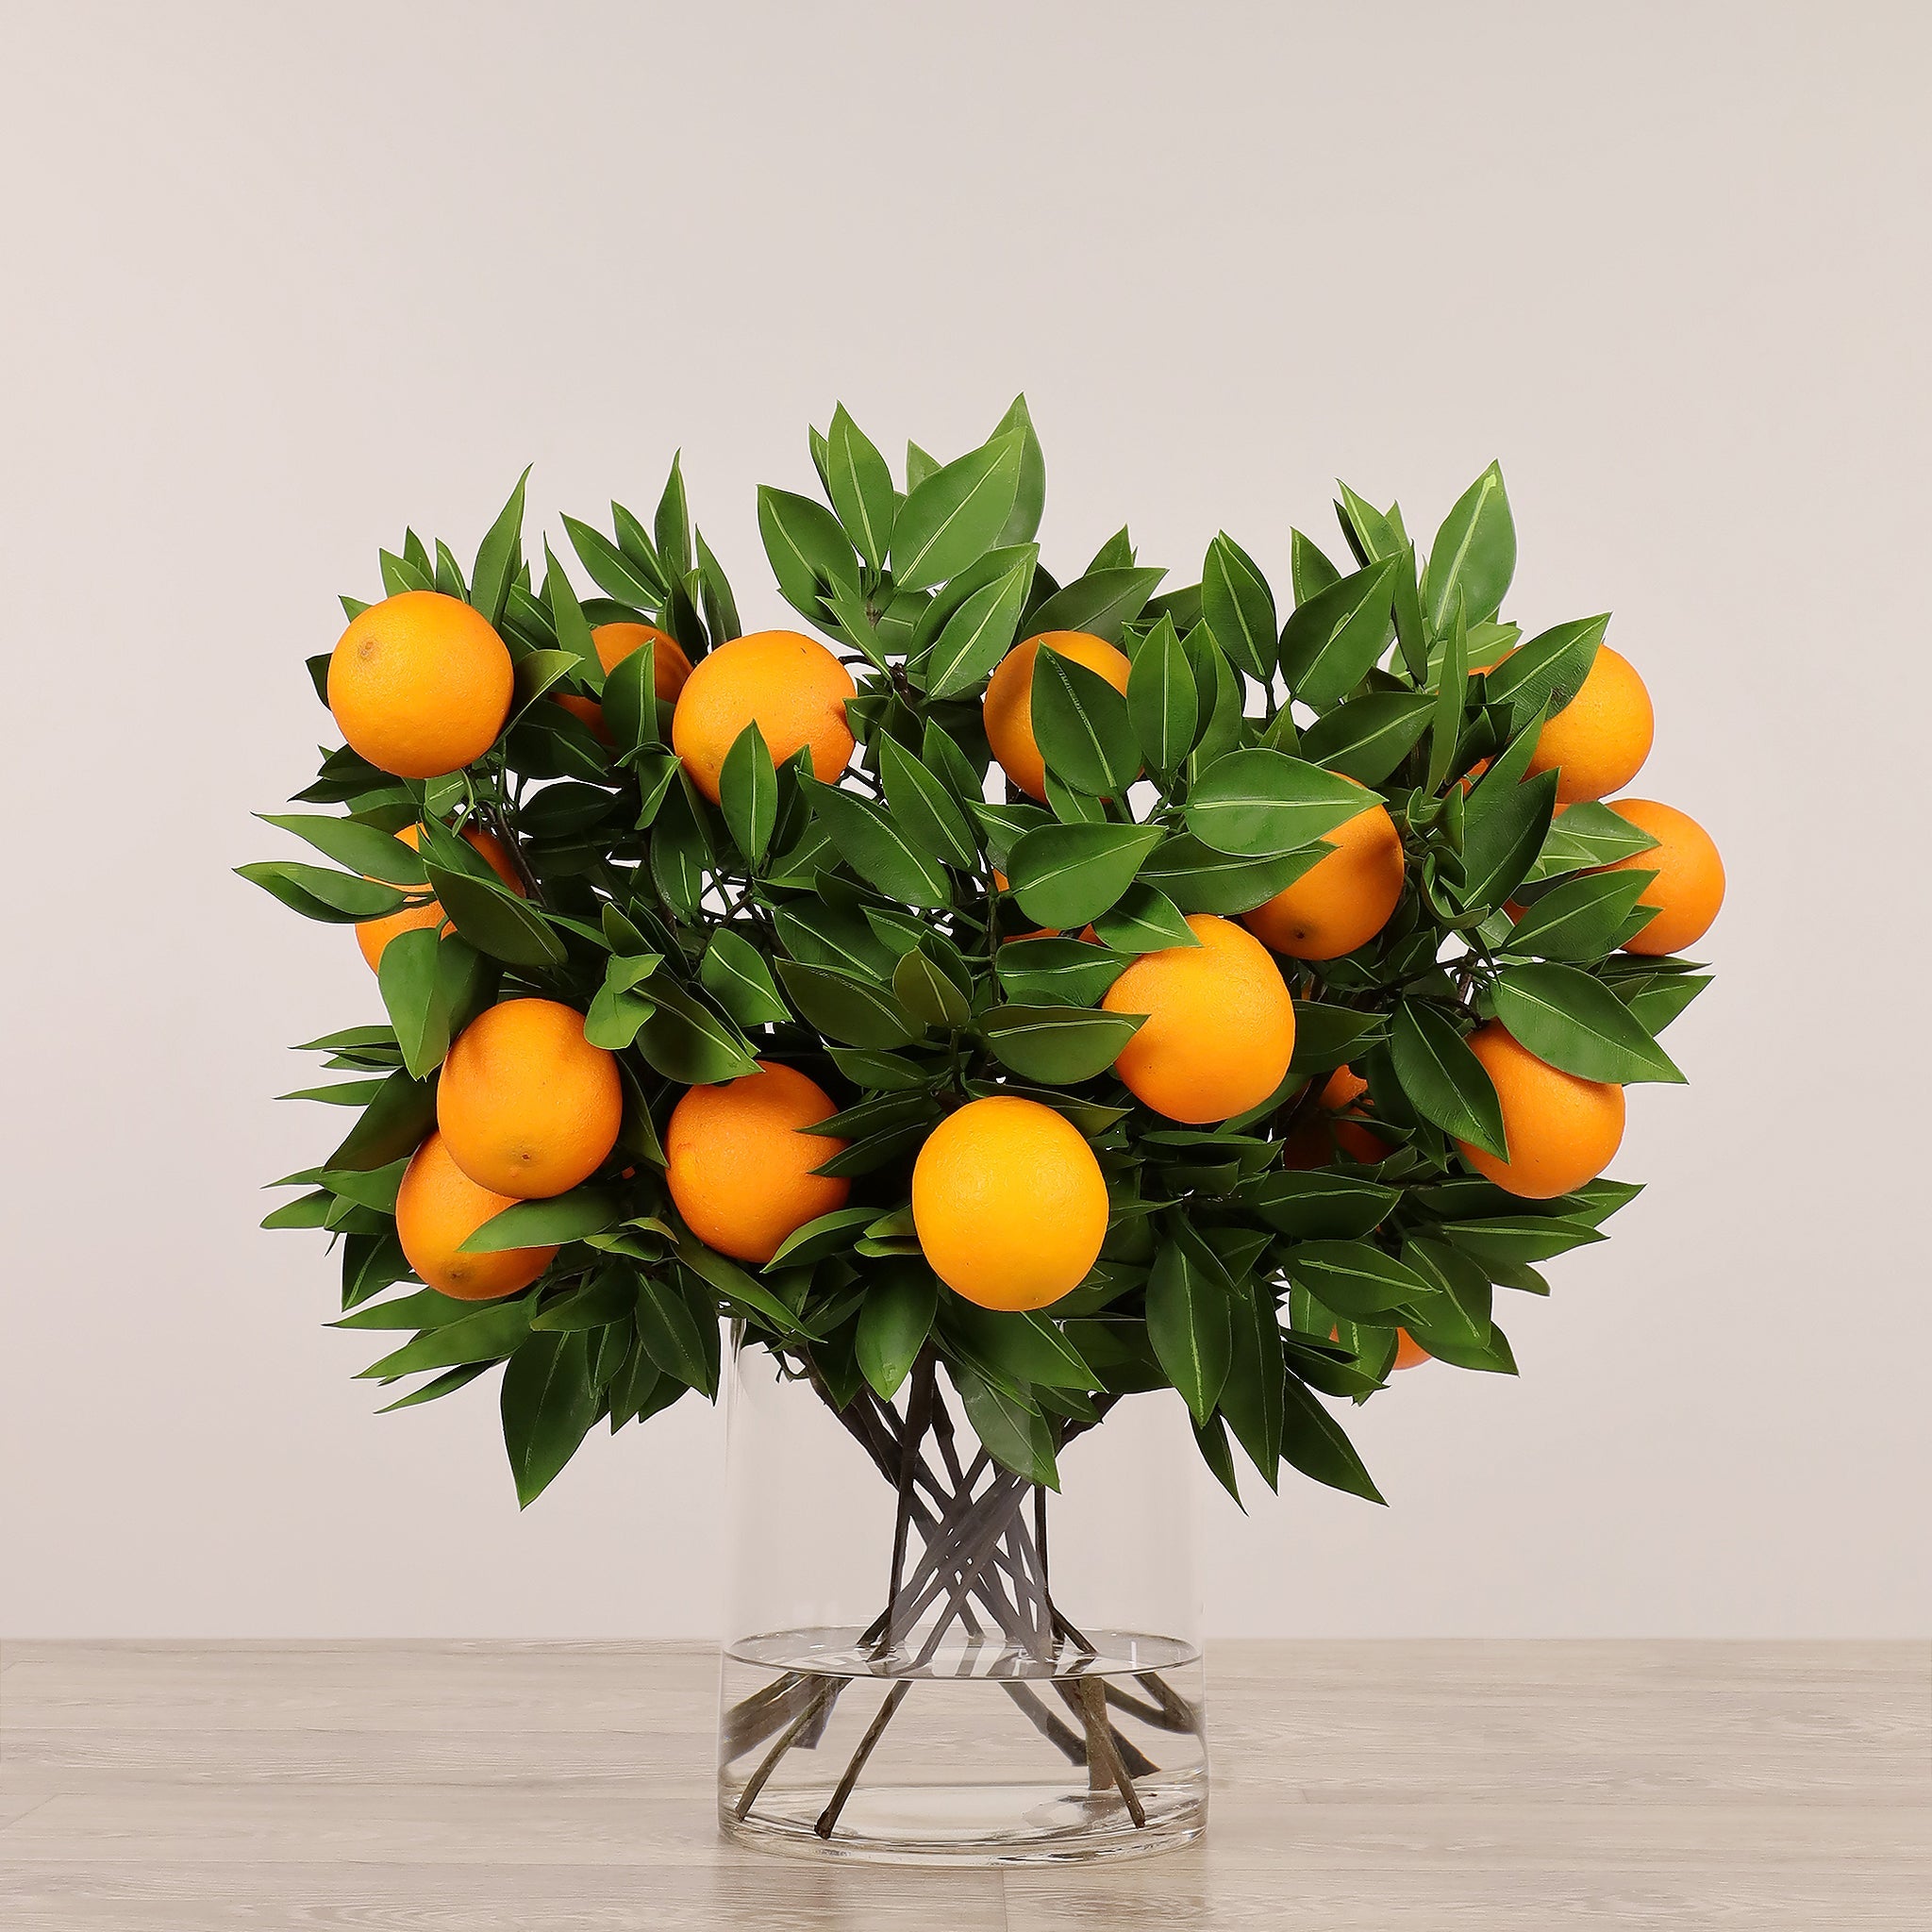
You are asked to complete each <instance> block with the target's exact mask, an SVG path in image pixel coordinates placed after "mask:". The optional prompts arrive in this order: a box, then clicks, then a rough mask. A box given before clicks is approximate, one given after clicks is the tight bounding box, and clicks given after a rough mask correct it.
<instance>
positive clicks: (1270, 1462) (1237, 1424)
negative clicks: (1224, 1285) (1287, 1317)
mask: <svg viewBox="0 0 1932 1932" xmlns="http://www.w3.org/2000/svg"><path fill="white" fill-rule="evenodd" d="M1233 1320H1234V1351H1233V1355H1232V1357H1231V1359H1230V1361H1229V1364H1228V1372H1227V1379H1226V1381H1225V1382H1224V1384H1223V1385H1222V1390H1221V1412H1222V1413H1223V1414H1224V1416H1226V1418H1227V1421H1228V1424H1229V1426H1230V1427H1231V1428H1232V1429H1233V1430H1234V1433H1235V1439H1236V1440H1237V1441H1239V1442H1240V1443H1241V1447H1242V1448H1243V1449H1244V1450H1245V1451H1246V1452H1247V1456H1248V1460H1249V1461H1250V1462H1252V1463H1253V1464H1254V1465H1255V1467H1256V1468H1257V1470H1259V1471H1260V1473H1261V1479H1262V1480H1263V1481H1264V1482H1265V1483H1266V1484H1267V1485H1268V1487H1269V1488H1270V1489H1271V1490H1272V1489H1274V1487H1275V1480H1276V1476H1277V1474H1278V1473H1279V1470H1280V1467H1281V1419H1282V1412H1283V1407H1284V1400H1285V1398H1284V1396H1283V1393H1282V1382H1283V1378H1284V1376H1285V1375H1286V1374H1287V1367H1288V1365H1287V1362H1286V1361H1285V1359H1284V1358H1283V1356H1282V1352H1281V1328H1280V1325H1279V1323H1278V1321H1277V1319H1276V1315H1275V1308H1274V1294H1273V1293H1272V1292H1271V1291H1269V1289H1268V1288H1267V1287H1266V1286H1265V1285H1264V1284H1263V1283H1261V1282H1259V1281H1257V1280H1254V1279H1252V1278H1251V1279H1249V1280H1247V1281H1244V1282H1242V1283H1241V1285H1240V1286H1239V1287H1237V1289H1236V1290H1235V1295H1234V1311H1233Z"/></svg>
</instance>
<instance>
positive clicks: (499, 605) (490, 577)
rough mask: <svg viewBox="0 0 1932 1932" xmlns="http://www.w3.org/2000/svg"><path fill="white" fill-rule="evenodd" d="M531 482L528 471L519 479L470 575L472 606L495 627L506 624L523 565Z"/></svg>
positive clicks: (478, 552)
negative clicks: (526, 490) (513, 586)
mask: <svg viewBox="0 0 1932 1932" xmlns="http://www.w3.org/2000/svg"><path fill="white" fill-rule="evenodd" d="M529 480H530V472H529V469H528V468H527V467H526V468H525V471H524V474H523V475H521V476H519V477H518V478H517V485H516V488H515V489H514V490H512V491H510V493H509V501H508V503H506V504H505V505H504V507H503V508H502V509H501V510H500V511H498V513H497V517H496V521H495V522H494V523H493V524H491V526H490V528H489V530H488V531H487V532H486V533H485V535H484V538H483V541H482V544H481V546H480V547H479V548H478V549H477V552H476V561H475V567H474V568H473V569H472V570H471V572H470V602H471V603H472V604H473V605H474V606H475V608H477V609H478V610H480V611H481V612H482V613H483V615H484V616H485V617H487V618H488V619H489V620H490V622H491V624H501V623H502V622H503V607H504V605H505V604H506V603H507V602H508V599H509V587H510V584H511V582H512V581H513V580H514V579H515V576H516V574H517V571H518V569H519V568H520V566H521V565H522V562H523V529H524V488H525V485H526V484H527V483H528V482H529Z"/></svg>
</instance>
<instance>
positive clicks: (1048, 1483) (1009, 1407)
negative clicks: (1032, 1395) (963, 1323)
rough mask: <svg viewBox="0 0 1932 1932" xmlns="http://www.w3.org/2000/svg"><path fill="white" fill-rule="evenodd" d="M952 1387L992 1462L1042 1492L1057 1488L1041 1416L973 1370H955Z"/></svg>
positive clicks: (1050, 1444)
mask: <svg viewBox="0 0 1932 1932" xmlns="http://www.w3.org/2000/svg"><path fill="white" fill-rule="evenodd" d="M953 1386H954V1387H955V1388H956V1389H958V1391H959V1402H960V1405H961V1407H963V1408H964V1409H965V1411H966V1420H967V1421H968V1422H969V1423H970V1424H972V1425H973V1433H974V1435H975V1436H977V1437H978V1438H979V1441H980V1443H981V1445H982V1446H983V1447H984V1448H985V1450H986V1452H987V1454H988V1455H989V1456H991V1457H992V1458H993V1460H994V1461H995V1462H997V1463H998V1464H999V1465H1000V1466H1001V1467H1002V1468H1003V1469H1009V1470H1011V1471H1012V1473H1013V1474H1015V1475H1017V1476H1020V1477H1022V1478H1024V1480H1025V1481H1027V1482H1030V1483H1038V1484H1040V1485H1041V1488H1043V1489H1048V1490H1058V1488H1059V1486H1060V1478H1059V1470H1058V1466H1057V1464H1056V1461H1055V1457H1054V1447H1053V1431H1052V1428H1051V1426H1050V1425H1049V1424H1048V1423H1047V1421H1046V1418H1045V1417H1044V1416H1042V1415H1040V1414H1039V1413H1037V1412H1036V1411H1034V1410H1031V1409H1028V1408H1026V1407H1024V1405H1023V1404H1022V1403H1019V1402H1017V1401H1015V1400H1014V1398H1013V1397H1012V1396H1010V1395H1008V1393H1007V1392H1006V1391H1004V1390H1002V1389H999V1388H996V1387H995V1386H994V1385H993V1384H992V1383H991V1382H989V1381H988V1380H987V1379H986V1377H985V1376H984V1375H982V1374H979V1373H978V1372H977V1371H976V1370H974V1369H969V1368H963V1367H962V1368H958V1369H956V1370H955V1371H954V1372H953Z"/></svg>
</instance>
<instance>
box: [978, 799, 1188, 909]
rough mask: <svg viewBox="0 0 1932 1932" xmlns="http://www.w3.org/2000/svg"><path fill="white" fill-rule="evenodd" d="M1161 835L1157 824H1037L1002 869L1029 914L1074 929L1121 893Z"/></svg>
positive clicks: (1016, 841)
mask: <svg viewBox="0 0 1932 1932" xmlns="http://www.w3.org/2000/svg"><path fill="white" fill-rule="evenodd" d="M1160 839H1161V834H1160V829H1159V827H1158V826H1157V825H1117V824H1100V825H1086V824H1082V825H1051V824H1050V825H1042V826H1041V827H1039V828H1038V829H1037V830H1034V831H1030V832H1026V833H1024V834H1023V835H1022V836H1021V837H1020V838H1019V839H1017V840H1015V841H1014V842H1013V847H1012V850H1011V851H1010V852H1009V853H1008V855H1007V863H1006V866H1005V871H1006V874H1007V876H1008V882H1009V884H1010V886H1011V889H1012V892H1013V896H1014V897H1015V898H1016V899H1018V900H1019V902H1020V909H1021V910H1022V911H1023V912H1024V913H1025V915H1026V917H1027V918H1028V919H1031V920H1034V921H1035V922H1037V923H1038V924H1041V925H1050V926H1055V927H1058V928H1060V929H1062V930H1064V929H1067V928H1074V929H1077V928H1078V927H1080V926H1083V925H1086V924H1088V923H1089V922H1090V921H1092V920H1095V919H1098V918H1099V917H1100V915H1101V914H1102V913H1103V912H1105V911H1106V910H1107V909H1108V907H1110V906H1112V905H1114V904H1115V903H1116V902H1117V901H1118V900H1119V899H1120V897H1121V895H1122V894H1123V893H1124V892H1125V891H1126V890H1127V888H1128V887H1129V886H1130V885H1132V884H1133V882H1134V875H1135V874H1137V873H1138V872H1139V871H1140V870H1141V862H1142V861H1143V860H1144V859H1145V858H1147V856H1148V854H1149V853H1150V852H1152V851H1153V850H1154V848H1155V847H1156V846H1157V845H1158V844H1159V843H1160Z"/></svg>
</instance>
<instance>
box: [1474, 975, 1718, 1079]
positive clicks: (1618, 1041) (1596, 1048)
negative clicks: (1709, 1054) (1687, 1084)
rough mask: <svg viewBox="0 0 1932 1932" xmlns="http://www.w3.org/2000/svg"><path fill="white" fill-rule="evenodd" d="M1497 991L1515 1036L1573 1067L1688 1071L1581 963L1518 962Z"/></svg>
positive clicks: (1612, 1071)
mask: <svg viewBox="0 0 1932 1932" xmlns="http://www.w3.org/2000/svg"><path fill="white" fill-rule="evenodd" d="M1490 994H1491V999H1492V1000H1493V1001H1494V1002H1495V1008H1496V1017H1497V1019H1499V1020H1500V1021H1502V1023H1503V1024H1504V1025H1505V1026H1507V1028H1508V1029H1509V1032H1510V1034H1511V1035H1512V1036H1513V1037H1514V1039H1515V1040H1516V1041H1518V1042H1519V1043H1520V1044H1521V1045H1523V1046H1525V1047H1527V1048H1528V1049H1529V1051H1530V1052H1531V1053H1533V1054H1535V1055H1536V1057H1537V1058H1539V1059H1542V1060H1547V1061H1548V1062H1549V1063H1550V1065H1551V1066H1553V1067H1558V1068H1560V1069H1561V1070H1562V1071H1563V1072H1564V1073H1566V1074H1576V1075H1577V1076H1578V1077H1579V1078H1580V1079H1585V1080H1612V1081H1615V1082H1616V1083H1617V1084H1618V1085H1620V1086H1623V1085H1628V1084H1630V1083H1632V1082H1636V1081H1641V1080H1662V1081H1681V1080H1682V1079H1683V1077H1684V1076H1683V1074H1681V1073H1679V1072H1678V1071H1677V1067H1676V1064H1675V1062H1674V1061H1673V1060H1672V1058H1671V1057H1670V1055H1669V1054H1667V1053H1666V1052H1665V1051H1664V1050H1663V1048H1662V1047H1660V1046H1659V1045H1658V1044H1657V1041H1655V1040H1653V1039H1652V1038H1651V1036H1650V1035H1649V1033H1648V1032H1646V1031H1645V1030H1644V1027H1643V1025H1642V1024H1641V1022H1640V1021H1639V1020H1638V1019H1637V1018H1636V1016H1635V1015H1634V1014H1633V1013H1632V1012H1631V1011H1630V1009H1629V1008H1628V1007H1626V1006H1625V1005H1624V1003H1623V1001H1622V1000H1620V999H1619V998H1618V997H1617V996H1616V994H1615V993H1613V992H1612V991H1610V990H1609V988H1608V987H1607V986H1606V985H1605V984H1604V983H1603V981H1602V980H1600V979H1594V978H1592V977H1591V975H1590V974H1588V973H1584V972H1580V971H1579V970H1578V969H1577V968H1576V967H1574V966H1511V967H1508V968H1507V969H1506V970H1505V971H1504V972H1503V973H1502V974H1499V975H1498V976H1497V978H1496V980H1495V982H1494V984H1493V985H1492V986H1491V989H1490Z"/></svg>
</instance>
